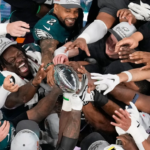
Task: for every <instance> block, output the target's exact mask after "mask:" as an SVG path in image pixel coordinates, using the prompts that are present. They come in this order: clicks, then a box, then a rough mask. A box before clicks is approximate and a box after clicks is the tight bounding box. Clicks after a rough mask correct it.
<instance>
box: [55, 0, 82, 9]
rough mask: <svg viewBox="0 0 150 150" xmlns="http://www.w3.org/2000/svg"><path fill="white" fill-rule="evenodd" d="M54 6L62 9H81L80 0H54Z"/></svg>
mask: <svg viewBox="0 0 150 150" xmlns="http://www.w3.org/2000/svg"><path fill="white" fill-rule="evenodd" d="M53 3H54V4H59V5H61V6H62V7H64V8H67V9H70V8H81V9H82V7H81V5H80V0H54V2H53Z"/></svg>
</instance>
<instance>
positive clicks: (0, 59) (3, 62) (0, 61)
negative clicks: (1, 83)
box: [0, 44, 26, 71]
mask: <svg viewBox="0 0 150 150" xmlns="http://www.w3.org/2000/svg"><path fill="white" fill-rule="evenodd" d="M11 46H12V47H15V48H17V49H18V50H20V51H22V52H23V54H24V55H25V57H26V53H25V50H24V49H23V48H22V47H21V46H20V45H18V44H16V45H11ZM8 48H9V47H8ZM8 48H7V49H8ZM7 49H6V50H7ZM6 65H9V64H8V62H7V61H6V60H5V59H4V57H3V54H1V55H0V70H1V71H3V67H5V66H6Z"/></svg>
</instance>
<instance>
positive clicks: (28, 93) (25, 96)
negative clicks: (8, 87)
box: [5, 81, 38, 108]
mask: <svg viewBox="0 0 150 150" xmlns="http://www.w3.org/2000/svg"><path fill="white" fill-rule="evenodd" d="M31 82H32V81H30V82H28V83H27V84H25V85H23V86H21V87H20V88H19V90H18V91H17V92H14V93H11V94H10V95H9V96H8V97H7V100H6V103H5V105H6V107H8V108H13V107H15V106H16V105H20V104H24V103H27V102H28V101H30V100H31V99H32V98H33V96H34V94H35V93H36V91H37V89H38V86H37V87H34V86H33V85H32V84H31Z"/></svg>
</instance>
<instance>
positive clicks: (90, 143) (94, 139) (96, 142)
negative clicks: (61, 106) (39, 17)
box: [81, 132, 123, 150]
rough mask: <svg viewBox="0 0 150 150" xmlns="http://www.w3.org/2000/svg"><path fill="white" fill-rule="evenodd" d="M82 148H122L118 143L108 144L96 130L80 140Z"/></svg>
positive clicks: (106, 149) (93, 149) (99, 149)
mask: <svg viewBox="0 0 150 150" xmlns="http://www.w3.org/2000/svg"><path fill="white" fill-rule="evenodd" d="M81 149H82V150H123V148H122V147H121V146H120V145H115V144H112V145H110V144H109V143H108V142H107V141H105V139H104V138H103V137H102V136H101V135H100V134H99V133H97V132H93V133H91V134H90V135H88V136H87V137H86V138H85V139H84V140H83V141H82V142H81Z"/></svg>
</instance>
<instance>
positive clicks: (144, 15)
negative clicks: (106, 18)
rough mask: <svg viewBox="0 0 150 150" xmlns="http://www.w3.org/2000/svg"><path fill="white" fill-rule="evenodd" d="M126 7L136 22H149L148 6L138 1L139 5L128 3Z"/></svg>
mask: <svg viewBox="0 0 150 150" xmlns="http://www.w3.org/2000/svg"><path fill="white" fill-rule="evenodd" d="M128 7H129V9H130V11H131V12H132V14H133V15H134V16H135V18H136V19H137V20H143V21H150V5H148V4H146V3H143V2H142V1H140V5H138V4H135V3H130V4H129V5H128Z"/></svg>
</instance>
